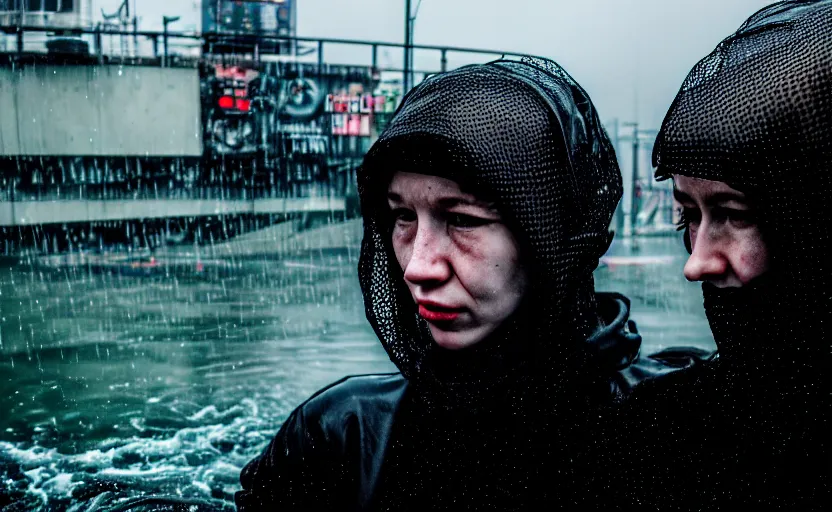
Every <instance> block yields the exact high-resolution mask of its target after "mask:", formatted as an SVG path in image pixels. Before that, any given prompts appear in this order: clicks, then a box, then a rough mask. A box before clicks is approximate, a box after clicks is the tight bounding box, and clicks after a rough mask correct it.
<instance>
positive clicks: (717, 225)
mask: <svg viewBox="0 0 832 512" xmlns="http://www.w3.org/2000/svg"><path fill="white" fill-rule="evenodd" d="M673 196H674V198H675V199H676V202H677V203H678V205H679V206H680V207H681V210H682V219H681V223H682V224H683V225H684V226H686V227H688V228H689V229H690V245H691V255H690V258H688V261H687V263H686V264H685V271H684V272H685V277H686V278H687V279H688V280H689V281H709V282H711V283H713V284H714V285H715V286H717V287H720V288H725V287H739V286H744V285H746V284H748V282H749V281H751V280H752V279H754V278H755V277H757V276H760V275H762V274H763V273H765V272H766V270H768V266H769V253H768V248H767V247H766V244H765V243H764V242H763V237H762V234H761V233H760V228H759V226H758V225H757V220H756V215H755V212H754V211H753V208H752V207H751V206H750V205H749V204H748V202H747V200H746V197H745V194H743V193H742V192H740V191H738V190H736V189H733V188H731V187H729V186H728V185H727V184H726V183H724V182H722V181H710V180H703V179H698V178H690V177H687V176H681V175H673Z"/></svg>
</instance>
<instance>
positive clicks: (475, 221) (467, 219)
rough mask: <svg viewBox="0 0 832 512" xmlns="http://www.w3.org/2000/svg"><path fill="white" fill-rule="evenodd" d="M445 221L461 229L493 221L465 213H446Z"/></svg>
mask: <svg viewBox="0 0 832 512" xmlns="http://www.w3.org/2000/svg"><path fill="white" fill-rule="evenodd" d="M447 221H448V224H449V225H451V226H453V227H455V228H462V229H466V228H476V227H479V226H484V225H486V224H491V223H492V222H494V221H493V220H491V219H483V218H482V217H474V216H471V215H465V214H464V213H448V215H447Z"/></svg>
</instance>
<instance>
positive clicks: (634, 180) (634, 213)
mask: <svg viewBox="0 0 832 512" xmlns="http://www.w3.org/2000/svg"><path fill="white" fill-rule="evenodd" d="M623 125H624V126H631V127H632V128H633V168H632V172H631V178H630V236H635V234H636V218H637V217H638V152H639V140H638V138H639V130H638V123H623Z"/></svg>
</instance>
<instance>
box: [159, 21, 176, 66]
mask: <svg viewBox="0 0 832 512" xmlns="http://www.w3.org/2000/svg"><path fill="white" fill-rule="evenodd" d="M179 18H180V17H179V16H162V44H163V45H164V52H165V53H164V57H163V60H162V67H167V65H168V25H170V24H171V23H174V22H177V21H179Z"/></svg>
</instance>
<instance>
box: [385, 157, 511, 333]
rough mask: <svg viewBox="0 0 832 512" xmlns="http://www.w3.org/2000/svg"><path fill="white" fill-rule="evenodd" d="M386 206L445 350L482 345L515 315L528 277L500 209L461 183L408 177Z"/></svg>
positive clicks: (423, 310)
mask: <svg viewBox="0 0 832 512" xmlns="http://www.w3.org/2000/svg"><path fill="white" fill-rule="evenodd" d="M387 202H388V204H389V206H390V210H391V211H392V216H393V218H394V223H395V224H394V226H393V232H392V233H393V234H392V242H393V250H394V251H395V253H396V259H397V260H398V263H399V265H400V266H401V268H402V271H403V272H404V280H405V282H406V283H407V287H408V289H409V290H410V294H411V296H412V297H413V300H414V301H415V302H416V304H417V305H418V308H419V315H421V316H422V317H423V318H424V319H425V320H427V322H428V325H429V326H430V331H431V334H432V335H433V339H434V340H435V341H436V343H437V344H438V345H439V346H441V347H444V348H447V349H461V348H465V347H470V346H472V345H475V344H476V343H478V342H480V341H482V340H483V339H485V338H486V337H487V336H488V335H489V334H490V333H492V332H494V330H495V329H496V328H497V327H498V326H499V325H500V324H501V323H502V322H504V321H505V320H506V319H507V318H508V317H509V316H511V314H512V313H514V311H515V310H516V309H517V307H518V306H519V304H520V301H521V299H522V298H523V295H524V293H525V292H526V287H527V276H526V272H525V270H524V269H523V267H522V265H521V264H520V258H519V251H518V248H517V241H516V240H515V239H514V236H513V235H512V234H511V232H510V231H509V230H508V228H507V227H506V225H505V224H503V222H502V218H501V217H500V214H499V213H498V212H497V211H496V210H495V209H494V207H493V205H491V204H489V203H487V202H484V201H482V200H480V199H478V198H477V197H475V196H473V195H471V194H467V193H464V192H462V191H461V190H460V188H459V185H458V184H457V183H456V182H454V181H451V180H448V179H445V178H439V177H435V176H428V175H424V174H413V173H406V172H397V173H396V174H395V175H394V176H393V180H392V182H391V183H390V187H389V188H388V192H387Z"/></svg>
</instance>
